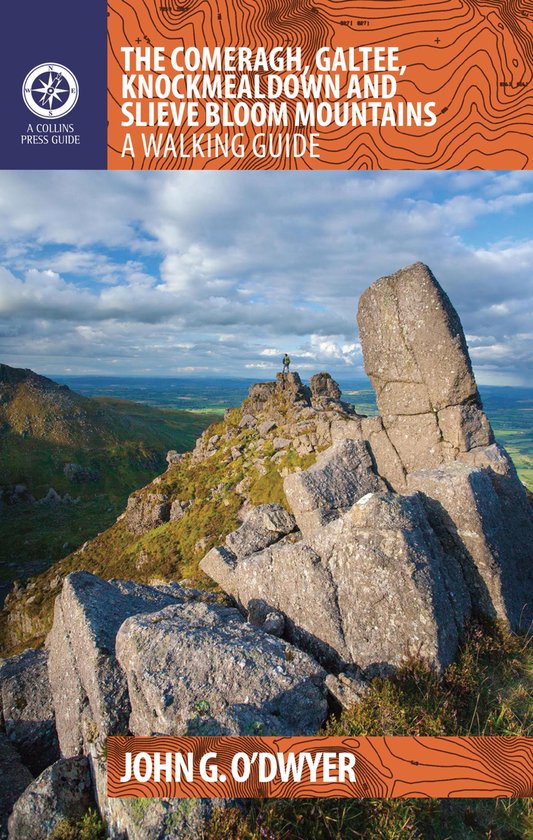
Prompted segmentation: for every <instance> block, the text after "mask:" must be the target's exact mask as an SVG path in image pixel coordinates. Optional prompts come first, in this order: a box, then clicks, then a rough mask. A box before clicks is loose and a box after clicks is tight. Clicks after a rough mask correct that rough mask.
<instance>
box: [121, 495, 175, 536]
mask: <svg viewBox="0 0 533 840" xmlns="http://www.w3.org/2000/svg"><path fill="white" fill-rule="evenodd" d="M170 509H171V503H170V501H169V499H168V498H167V496H165V495H164V494H162V493H156V492H152V493H147V494H144V495H142V496H139V495H136V494H134V495H132V496H130V497H129V499H128V506H127V508H126V524H127V526H128V530H129V531H131V533H132V534H136V535H138V536H140V535H141V534H145V533H146V532H147V531H150V530H151V529H152V528H157V526H158V525H162V524H163V522H168V521H169V519H170Z"/></svg>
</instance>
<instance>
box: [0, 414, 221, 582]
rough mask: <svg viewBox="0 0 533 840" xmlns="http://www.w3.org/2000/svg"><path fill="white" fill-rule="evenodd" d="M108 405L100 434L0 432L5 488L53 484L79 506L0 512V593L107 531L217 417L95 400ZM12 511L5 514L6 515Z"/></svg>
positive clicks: (37, 491) (40, 490)
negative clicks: (170, 457) (174, 454)
mask: <svg viewBox="0 0 533 840" xmlns="http://www.w3.org/2000/svg"><path fill="white" fill-rule="evenodd" d="M90 402H91V404H92V403H94V404H95V405H96V408H94V407H93V410H95V411H100V410H101V409H102V406H105V411H106V417H107V420H106V423H107V425H106V429H108V431H109V434H107V433H106V434H105V435H104V434H100V435H99V436H98V438H97V439H95V438H94V437H92V438H91V445H90V446H89V445H87V441H84V440H82V441H80V442H79V444H78V445H76V446H74V445H72V444H71V443H68V442H65V443H58V442H56V441H53V440H47V439H43V438H38V437H23V436H21V435H19V434H17V433H15V432H13V431H7V432H5V431H4V434H3V435H0V475H1V476H2V483H3V484H4V485H14V484H25V485H26V486H27V488H28V490H29V492H31V493H32V494H33V495H34V496H35V497H36V498H37V499H39V498H42V497H43V496H44V495H45V494H46V492H47V491H48V489H49V488H50V487H53V488H54V489H55V490H56V491H57V492H58V493H59V494H60V495H61V496H63V495H64V494H65V493H69V494H70V495H71V496H72V497H73V498H79V499H80V501H79V503H78V504H68V505H60V506H49V505H32V504H26V503H24V504H19V505H13V506H10V507H9V508H8V509H6V508H5V509H4V513H3V515H2V514H1V513H0V593H1V592H2V590H3V591H4V592H5V591H6V588H7V587H8V585H9V583H10V582H11V581H13V580H14V579H17V578H25V577H28V576H31V575H35V574H38V573H40V572H42V571H43V570H44V569H46V568H48V567H49V566H50V565H51V564H52V563H54V562H55V561H57V560H59V559H60V558H61V557H64V556H65V555H67V554H69V553H70V552H72V551H73V550H74V549H76V548H78V547H79V546H80V545H82V544H83V543H84V542H86V541H87V540H90V539H92V538H93V537H95V536H96V535H97V534H98V533H99V532H100V531H103V530H105V529H106V528H108V527H109V526H111V525H112V523H113V522H114V521H115V519H116V518H117V516H118V515H119V514H120V513H122V511H123V510H124V507H125V505H126V502H127V498H128V496H129V494H130V493H131V492H133V491H134V490H136V489H137V488H138V487H142V486H143V485H145V484H147V483H148V482H149V481H151V480H152V479H153V478H154V477H155V476H156V475H157V474H158V473H160V472H162V471H163V470H164V468H165V467H166V463H165V454H166V452H167V451H168V449H176V450H177V451H178V452H184V451H186V450H188V449H191V448H192V447H193V446H194V443H195V441H196V439H197V437H198V436H199V435H200V434H201V433H202V432H203V430H204V429H205V428H206V427H207V426H208V425H209V424H210V423H211V422H212V421H213V419H214V418H216V417H217V415H213V414H211V415H209V414H193V413H190V412H188V411H181V410H173V409H158V408H153V407H151V406H145V405H138V404H136V403H130V402H127V401H126V400H115V399H97V400H91V401H90ZM66 463H76V464H80V465H81V466H83V467H87V468H88V469H90V470H91V471H92V472H93V473H94V474H96V475H97V476H98V478H97V480H96V481H87V482H74V481H71V480H69V479H68V478H67V477H66V476H65V474H64V466H65V464H66ZM6 513H7V515H6Z"/></svg>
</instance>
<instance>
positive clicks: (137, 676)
mask: <svg viewBox="0 0 533 840" xmlns="http://www.w3.org/2000/svg"><path fill="white" fill-rule="evenodd" d="M117 657H118V660H119V662H120V664H121V666H122V668H123V670H124V672H125V674H126V676H127V679H128V684H129V689H130V699H131V707H132V715H131V720H130V729H131V731H132V732H133V733H134V734H135V735H151V734H163V735H185V734H188V735H193V734H196V735H208V734H226V735H253V734H271V735H305V734H314V733H315V732H316V731H317V730H318V728H319V727H320V725H321V723H322V722H323V720H324V718H325V716H326V714H327V704H326V700H325V689H324V678H325V673H324V672H323V671H322V669H321V668H320V666H319V665H318V664H317V663H316V662H315V661H314V660H312V659H311V658H310V657H309V656H307V655H306V654H305V653H302V652H301V651H299V650H297V649H295V648H293V647H291V646H290V645H289V644H288V643H287V642H284V641H282V640H281V639H277V638H275V637H274V636H271V635H268V634H267V633H263V632H262V631H261V630H258V629H256V628H255V627H252V626H251V625H250V624H248V623H246V622H245V621H244V619H243V618H242V616H241V615H240V613H239V612H238V611H237V610H235V609H231V608H228V607H218V606H215V605H207V604H203V603H190V604H185V605H177V606H173V607H166V608H165V609H164V610H161V611H160V612H158V613H156V614H151V615H138V616H135V617H132V618H130V619H128V620H127V621H126V622H124V624H123V625H122V627H121V628H120V631H119V633H118V636H117Z"/></svg>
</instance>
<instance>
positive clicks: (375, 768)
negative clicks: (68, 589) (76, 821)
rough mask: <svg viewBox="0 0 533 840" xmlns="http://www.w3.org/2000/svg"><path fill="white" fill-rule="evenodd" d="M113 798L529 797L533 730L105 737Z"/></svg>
mask: <svg viewBox="0 0 533 840" xmlns="http://www.w3.org/2000/svg"><path fill="white" fill-rule="evenodd" d="M108 795H109V796H114V797H115V796H116V797H185V798H195V797H228V798H232V797H239V798H253V797H261V798H275V797H281V798H297V797H298V798H299V797H325V796H330V797H349V798H352V797H358V798H385V797H393V798H407V797H438V798H443V797H469V798H470V797H495V796H504V797H529V796H532V795H533V738H507V737H495V736H490V737H464V738H457V737H453V738H452V737H450V738H448V737H418V738H414V737H368V738H309V737H301V738H266V737H264V738H260V737H257V738H256V737H252V736H250V737H248V736H243V737H191V738H185V737H184V738H170V737H152V738H133V737H129V738H128V737H118V736H116V737H111V738H109V739H108Z"/></svg>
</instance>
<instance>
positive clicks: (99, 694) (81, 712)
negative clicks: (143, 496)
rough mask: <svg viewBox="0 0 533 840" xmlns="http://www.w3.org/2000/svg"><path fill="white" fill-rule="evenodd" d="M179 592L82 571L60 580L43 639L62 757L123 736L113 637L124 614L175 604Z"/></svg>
mask: <svg viewBox="0 0 533 840" xmlns="http://www.w3.org/2000/svg"><path fill="white" fill-rule="evenodd" d="M182 594H183V590H182V589H181V588H180V587H178V586H166V587H161V588H159V589H158V588H155V587H150V586H143V585H142V584H136V583H134V582H133V581H114V582H112V583H111V582H107V581H105V580H102V579H101V578H99V577H96V576H95V575H91V574H89V573H88V572H74V573H73V574H70V575H68V577H67V578H65V581H64V583H63V589H62V591H61V594H60V595H59V596H58V597H57V598H56V602H55V609H54V623H53V626H52V630H51V631H50V634H49V636H48V638H47V647H48V651H49V659H48V674H49V679H50V686H51V690H52V698H53V704H54V708H55V715H56V728H57V733H58V737H59V744H60V748H61V753H62V755H64V756H66V757H70V756H75V755H78V754H79V753H81V752H82V751H87V749H88V745H89V744H91V743H94V742H95V741H96V740H99V739H103V738H105V736H107V735H114V734H125V733H126V732H127V730H128V718H129V713H130V705H129V700H128V688H127V684H126V679H125V677H124V674H123V673H122V671H121V669H120V668H119V666H118V663H117V661H116V658H115V638H116V634H117V632H118V629H119V627H120V625H121V624H122V623H123V622H124V621H125V620H126V618H128V617H129V616H131V615H134V614H135V613H139V612H143V613H146V612H148V611H156V610H159V609H161V608H162V607H164V606H167V605H168V604H172V603H176V602H177V601H178V600H179V599H180V597H181V595H182Z"/></svg>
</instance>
